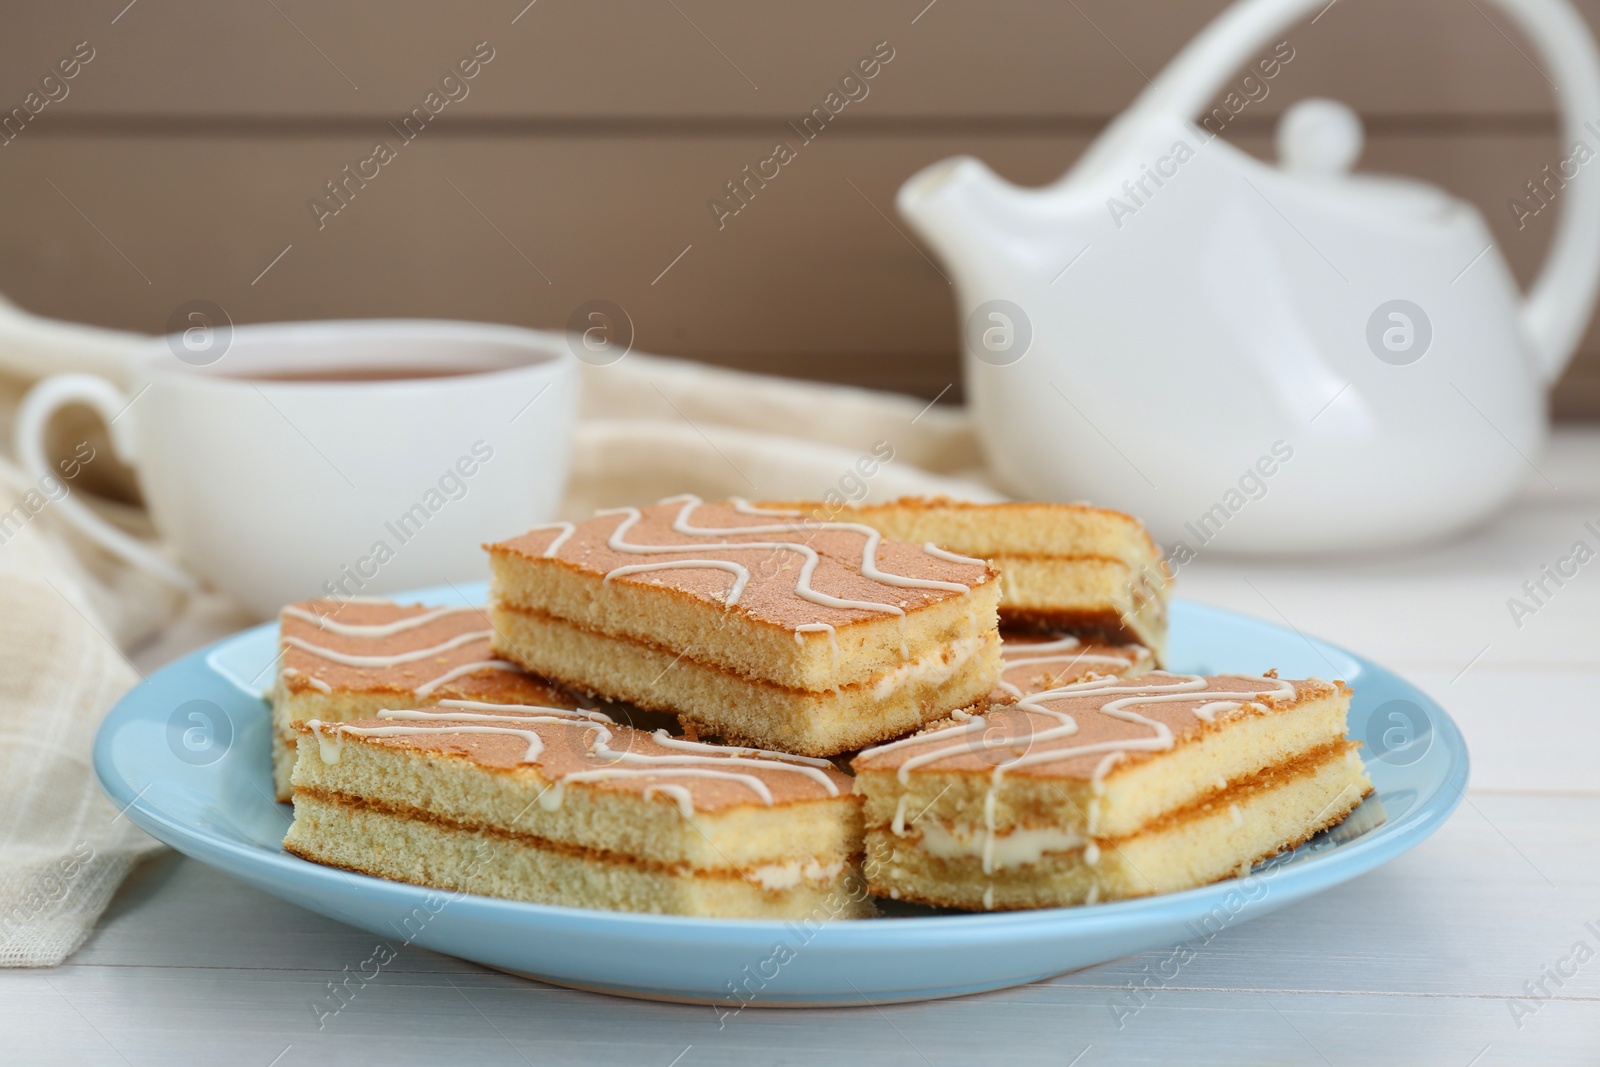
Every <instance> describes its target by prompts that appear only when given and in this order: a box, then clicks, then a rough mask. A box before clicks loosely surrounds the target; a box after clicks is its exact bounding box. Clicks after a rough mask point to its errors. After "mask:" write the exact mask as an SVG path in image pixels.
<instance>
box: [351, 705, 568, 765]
mask: <svg viewBox="0 0 1600 1067" xmlns="http://www.w3.org/2000/svg"><path fill="white" fill-rule="evenodd" d="M378 714H379V716H380V717H382V715H383V713H382V712H379V713H378ZM517 717H518V718H523V719H528V720H531V721H533V722H538V721H539V718H538V717H537V716H531V715H530V716H517ZM506 718H507V717H506V716H502V718H501V720H500V721H501V722H504V721H505V719H506ZM545 721H546V722H566V721H568V720H566V719H557V718H554V717H552V718H549V719H546V720H545ZM337 729H338V730H339V731H340V732H341V733H349V734H354V735H355V736H357V737H404V736H408V735H413V734H515V735H516V736H518V737H521V738H524V739H525V740H526V741H527V742H528V751H527V752H526V753H525V754H524V755H523V757H522V762H523V763H533V762H535V761H536V760H538V758H539V756H540V755H541V754H542V753H543V752H544V741H543V740H541V739H540V737H539V735H538V734H537V733H536V732H534V731H533V730H524V729H521V728H519V727H515V726H473V725H472V724H470V723H465V722H456V721H453V720H452V721H450V722H447V723H441V724H440V725H438V726H351V725H350V724H348V723H344V724H341V725H340V726H339V727H337Z"/></svg>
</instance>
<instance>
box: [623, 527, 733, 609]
mask: <svg viewBox="0 0 1600 1067" xmlns="http://www.w3.org/2000/svg"><path fill="white" fill-rule="evenodd" d="M619 528H620V527H619ZM612 547H615V546H612ZM696 547H698V546H696ZM704 547H707V548H726V547H727V546H726V545H707V546H704ZM692 570H719V571H727V572H728V573H729V574H732V575H733V585H732V586H730V587H729V588H728V592H727V594H726V595H725V596H724V597H723V598H722V602H723V603H724V604H727V605H729V606H730V607H731V606H732V605H734V604H737V603H738V602H739V597H741V596H743V595H744V587H745V586H746V585H748V584H749V582H750V569H749V568H748V567H745V566H744V565H743V564H739V563H734V562H733V561H731V560H726V559H680V560H673V561H671V562H668V563H630V564H628V565H627V566H625V567H614V568H612V569H611V570H609V571H606V576H605V578H604V579H603V580H604V581H607V582H609V581H611V579H613V578H621V577H623V576H624V575H627V574H644V573H646V572H648V571H692Z"/></svg>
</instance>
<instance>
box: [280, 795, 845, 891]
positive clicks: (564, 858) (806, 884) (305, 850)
mask: <svg viewBox="0 0 1600 1067" xmlns="http://www.w3.org/2000/svg"><path fill="white" fill-rule="evenodd" d="M284 848H285V849H287V850H288V851H290V852H292V853H294V854H295V855H298V856H300V857H302V858H304V859H308V860H311V861H313V862H315V863H324V864H328V865H330V866H334V867H342V868H344V869H346V870H350V871H356V872H359V873H361V874H368V875H372V876H374V877H378V878H388V879H391V880H393V881H399V882H411V883H414V884H417V885H426V886H433V887H435V888H438V889H449V890H459V891H461V892H465V893H479V894H482V895H484V896H492V897H503V898H506V899H508V900H523V901H529V902H532V903H536V904H560V905H565V906H567V907H576V908H604V909H607V910H611V911H635V912H651V913H657V914H671V915H698V916H716V917H720V918H737V919H791V918H801V917H804V916H807V915H810V914H812V913H813V912H818V911H820V912H821V913H823V914H826V915H829V916H833V917H837V918H859V917H864V916H866V915H870V914H871V913H872V907H871V904H870V902H869V900H868V898H867V894H866V892H865V887H864V885H863V883H862V879H861V874H860V871H859V869H858V868H857V867H856V865H855V864H853V863H846V862H844V861H842V860H839V861H834V862H832V863H827V864H823V863H818V862H815V861H810V862H806V863H790V864H773V865H768V866H765V867H756V868H752V869H750V870H746V871H721V870H719V871H711V872H707V871H696V870H691V869H687V868H672V867H661V866H656V865H652V864H644V863H637V862H631V861H629V860H628V859H626V858H619V857H616V856H608V855H603V854H599V853H589V852H583V851H578V850H571V849H563V848H560V847H556V846H553V845H551V844H550V843H548V842H543V841H540V840H539V839H537V838H532V837H527V836H522V835H514V834H505V833H501V832H499V831H484V830H479V829H471V828H464V827H460V826H456V825H452V824H451V823H449V822H447V821H444V820H440V819H437V818H429V817H426V816H424V815H422V814H420V813H415V814H412V813H402V812H396V811H392V810H380V809H377V808H373V807H369V806H366V805H363V804H360V803H350V802H345V801H342V800H341V799H333V798H327V797H323V796H320V795H311V794H306V793H296V795H295V822H294V826H293V827H292V828H291V830H290V835H289V837H288V839H286V840H285V842H284Z"/></svg>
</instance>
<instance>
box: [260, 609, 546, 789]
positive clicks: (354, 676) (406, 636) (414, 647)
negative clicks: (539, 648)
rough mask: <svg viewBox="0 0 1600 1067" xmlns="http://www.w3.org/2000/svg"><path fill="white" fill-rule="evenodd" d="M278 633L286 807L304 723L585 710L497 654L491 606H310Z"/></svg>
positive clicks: (278, 770) (276, 713)
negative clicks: (497, 710)
mask: <svg viewBox="0 0 1600 1067" xmlns="http://www.w3.org/2000/svg"><path fill="white" fill-rule="evenodd" d="M278 629H279V650H280V659H281V667H280V670H279V673H278V677H277V680H276V682H275V684H274V685H273V689H272V694H271V701H272V721H273V733H272V772H273V784H274V786H275V788H276V790H277V795H278V800H280V801H287V800H288V799H289V776H290V774H291V773H292V772H293V770H294V759H295V753H294V738H295V733H294V729H293V724H294V723H296V722H302V721H304V720H307V719H322V720H325V721H330V722H343V721H348V720H351V719H359V718H363V717H366V716H370V715H374V714H376V713H377V712H378V711H379V710H380V709H382V708H394V707H421V706H424V705H428V704H433V703H436V702H438V701H440V700H445V699H455V700H479V701H486V702H488V703H491V704H539V705H556V706H560V707H568V708H571V707H576V706H577V703H576V701H575V700H574V699H573V698H572V696H571V695H570V694H568V693H566V692H563V691H562V690H561V689H560V688H559V687H557V686H555V685H552V684H551V683H549V682H547V681H545V680H544V679H543V678H537V677H534V676H532V675H529V674H527V673H526V672H524V671H523V670H521V669H520V668H518V667H517V666H516V665H515V664H512V663H508V662H506V661H505V660H503V659H500V658H499V657H497V656H495V655H494V654H493V653H492V652H491V651H490V650H489V632H490V626H489V616H488V611H487V609H486V608H483V607H431V608H430V607H424V606H423V605H421V604H397V603H395V602H393V601H388V600H376V599H365V598H363V599H355V600H343V601H341V600H332V599H321V600H308V601H304V602H302V603H299V604H290V605H287V606H286V607H284V609H283V611H282V612H281V613H280V615H279V619H278Z"/></svg>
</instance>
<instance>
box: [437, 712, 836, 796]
mask: <svg viewBox="0 0 1600 1067" xmlns="http://www.w3.org/2000/svg"><path fill="white" fill-rule="evenodd" d="M451 703H457V702H456V701H451ZM594 714H596V715H598V714H600V713H599V712H595V713H594ZM650 736H651V737H652V738H653V739H654V740H655V743H656V744H658V745H660V746H661V747H662V748H676V749H681V750H682V751H684V752H704V753H705V754H707V755H717V756H720V755H722V754H723V753H727V754H728V755H729V756H761V757H764V758H766V759H769V760H779V761H781V762H783V763H800V764H804V765H805V766H807V767H821V768H823V769H828V768H831V767H832V766H833V763H832V762H831V761H829V760H825V759H818V758H817V757H816V756H797V755H795V754H793V753H792V752H773V751H771V750H770V749H765V748H736V747H734V746H732V745H708V744H706V743H705V742H703V741H688V740H685V739H684V738H681V737H673V736H672V735H671V734H669V733H667V732H666V731H665V730H657V731H655V732H654V733H652V734H651V735H650ZM825 777H826V776H825ZM828 785H830V786H831V785H833V780H832V779H831V778H830V779H828ZM833 795H834V796H838V795H839V794H838V793H834V794H833Z"/></svg>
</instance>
